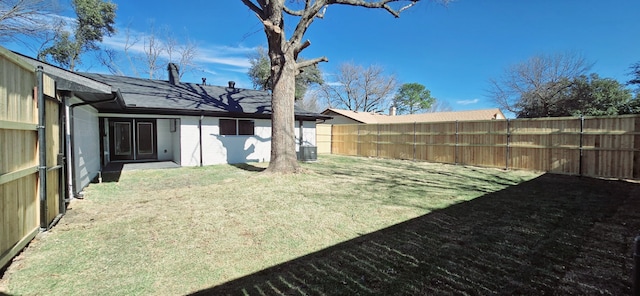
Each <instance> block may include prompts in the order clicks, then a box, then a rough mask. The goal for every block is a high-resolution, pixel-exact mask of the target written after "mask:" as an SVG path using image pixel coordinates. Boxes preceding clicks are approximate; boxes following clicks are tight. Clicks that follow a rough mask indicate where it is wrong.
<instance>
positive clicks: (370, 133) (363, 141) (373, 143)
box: [358, 124, 379, 157]
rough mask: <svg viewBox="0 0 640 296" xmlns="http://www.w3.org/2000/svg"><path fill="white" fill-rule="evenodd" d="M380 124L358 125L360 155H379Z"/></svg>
mask: <svg viewBox="0 0 640 296" xmlns="http://www.w3.org/2000/svg"><path fill="white" fill-rule="evenodd" d="M378 141H379V140H378V125H377V124H368V125H359V126H358V156H365V157H377V156H378Z"/></svg>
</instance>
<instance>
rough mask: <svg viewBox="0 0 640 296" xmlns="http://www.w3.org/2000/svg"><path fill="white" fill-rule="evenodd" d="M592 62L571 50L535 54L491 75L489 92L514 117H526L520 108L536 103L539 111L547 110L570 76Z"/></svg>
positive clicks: (570, 78)
mask: <svg viewBox="0 0 640 296" xmlns="http://www.w3.org/2000/svg"><path fill="white" fill-rule="evenodd" d="M592 65H593V64H591V63H589V62H587V61H586V59H585V58H584V57H583V56H581V55H579V54H576V53H571V52H569V53H556V54H539V55H535V56H533V57H531V58H529V59H528V60H526V61H524V62H521V63H517V64H515V65H512V66H511V67H508V68H507V69H505V70H504V73H503V75H502V77H500V78H497V79H491V80H490V83H491V89H490V90H489V96H491V97H492V99H493V100H494V102H495V103H496V104H497V105H498V106H499V107H501V108H503V109H505V110H508V111H511V112H513V113H516V115H517V116H518V117H527V116H526V114H523V111H524V110H526V109H527V107H528V106H532V105H536V106H539V107H537V109H538V110H542V111H541V112H542V113H549V112H550V111H551V110H552V108H553V107H554V105H556V104H558V102H557V100H558V99H559V98H561V96H560V95H561V93H562V92H563V91H565V90H567V89H568V88H569V87H570V86H571V83H572V81H573V78H575V77H579V76H581V75H585V74H586V73H587V71H588V70H589V69H590V68H591V66H592ZM545 110H546V111H545ZM545 116H549V115H545Z"/></svg>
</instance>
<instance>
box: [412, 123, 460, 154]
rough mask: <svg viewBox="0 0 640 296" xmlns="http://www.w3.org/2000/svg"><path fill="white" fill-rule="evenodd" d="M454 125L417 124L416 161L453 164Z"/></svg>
mask: <svg viewBox="0 0 640 296" xmlns="http://www.w3.org/2000/svg"><path fill="white" fill-rule="evenodd" d="M455 146H456V123H455V122H438V123H417V124H416V160H423V161H433V162H441V163H455V161H456V160H455V149H456V147H455Z"/></svg>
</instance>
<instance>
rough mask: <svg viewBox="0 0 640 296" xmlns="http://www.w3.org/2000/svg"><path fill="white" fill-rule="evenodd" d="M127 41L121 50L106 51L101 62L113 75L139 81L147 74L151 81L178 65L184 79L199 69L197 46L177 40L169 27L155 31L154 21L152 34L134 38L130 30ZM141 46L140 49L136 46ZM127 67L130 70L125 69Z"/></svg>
mask: <svg viewBox="0 0 640 296" xmlns="http://www.w3.org/2000/svg"><path fill="white" fill-rule="evenodd" d="M124 39H125V40H124V45H123V48H122V49H118V50H106V51H105V52H104V53H103V54H102V56H101V57H100V62H101V63H102V64H103V65H104V66H106V67H107V68H108V69H109V71H110V72H111V74H114V75H132V76H135V77H140V76H141V73H146V74H147V75H148V78H151V79H160V78H162V77H164V75H165V73H166V72H165V71H163V70H164V69H166V67H167V64H168V63H175V64H177V65H178V68H179V69H180V72H179V75H180V78H182V77H183V75H184V74H185V73H188V72H190V71H193V70H194V69H196V68H197V64H196V62H195V59H196V58H197V56H198V45H197V44H196V43H195V42H193V41H192V40H191V39H189V38H188V37H185V38H183V39H181V40H180V39H178V38H177V37H175V35H173V33H171V31H170V30H169V29H168V28H167V27H162V29H156V27H155V23H154V22H153V21H151V22H149V31H148V32H147V33H145V34H134V32H132V30H131V29H130V26H127V28H126V29H125V30H124ZM140 43H142V44H141V46H137V47H136V46H135V45H136V44H140ZM122 55H124V59H126V61H123V57H122ZM125 64H127V65H128V66H127V67H123V66H122V65H125Z"/></svg>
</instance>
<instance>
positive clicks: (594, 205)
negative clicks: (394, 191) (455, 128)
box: [192, 174, 640, 295]
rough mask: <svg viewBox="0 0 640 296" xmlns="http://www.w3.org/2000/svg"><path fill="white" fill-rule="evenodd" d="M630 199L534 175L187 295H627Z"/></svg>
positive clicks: (635, 190) (632, 218)
mask: <svg viewBox="0 0 640 296" xmlns="http://www.w3.org/2000/svg"><path fill="white" fill-rule="evenodd" d="M470 186H472V185H470ZM638 196H640V185H639V184H634V183H629V182H622V181H608V180H600V179H591V178H580V177H571V176H563V175H550V174H547V175H542V176H540V177H538V178H536V179H533V180H530V181H527V182H523V183H521V184H519V185H517V186H511V187H508V188H506V189H504V190H501V191H498V192H493V193H489V194H486V195H484V196H481V197H478V198H476V199H473V200H471V201H467V202H462V203H459V204H456V205H453V206H450V207H447V208H445V209H440V210H435V211H433V212H431V213H429V214H426V215H424V216H421V217H418V218H415V219H412V220H409V221H406V222H403V223H400V224H397V225H394V226H391V227H389V228H386V229H382V230H379V231H377V232H374V233H371V234H367V235H364V236H361V237H358V238H355V239H352V240H350V241H346V242H344V243H341V244H337V245H334V246H332V247H329V248H327V249H324V250H321V251H318V252H316V253H312V254H309V255H306V256H303V257H299V258H296V259H294V260H291V261H288V262H285V263H282V264H280V265H277V266H273V267H270V268H268V269H265V270H262V271H259V272H256V273H254V274H250V275H247V276H244V277H242V278H239V279H236V280H233V281H230V282H227V283H224V284H221V285H219V286H215V287H212V288H209V289H206V290H202V291H198V292H195V293H193V294H192V295H226V294H233V295H236V294H238V295H239V294H249V295H306V294H313V295H315V294H326V295H367V294H379V295H411V294H413V295H425V294H426V295H443V294H444V295H458V294H465V293H466V294H471V295H477V294H480V295H487V294H499V295H512V294H517V295H541V294H575V295H593V294H599V295H600V294H604V295H625V294H630V293H631V281H630V279H631V269H632V256H631V255H632V242H633V238H634V237H635V235H636V233H637V231H638V230H639V229H640V200H639V198H637V197H638ZM634 197H636V198H634Z"/></svg>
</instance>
